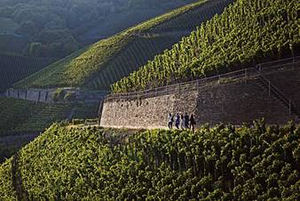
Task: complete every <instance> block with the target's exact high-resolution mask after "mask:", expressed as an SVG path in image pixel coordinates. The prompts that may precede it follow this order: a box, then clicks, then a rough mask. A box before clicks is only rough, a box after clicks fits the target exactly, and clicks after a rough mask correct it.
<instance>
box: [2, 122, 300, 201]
mask: <svg viewBox="0 0 300 201" xmlns="http://www.w3.org/2000/svg"><path fill="white" fill-rule="evenodd" d="M118 133H119V134H118ZM186 144H188V145H189V146H186ZM299 144H300V128H299V127H295V125H293V124H288V125H286V126H284V127H278V126H271V127H269V126H265V124H264V123H263V122H256V123H255V124H254V126H253V127H251V128H250V127H246V126H243V127H240V128H234V127H232V126H224V125H219V126H216V127H213V128H208V127H203V128H201V129H200V130H199V131H197V132H196V133H190V132H188V131H164V130H154V131H144V132H138V133H136V134H134V135H130V136H129V137H127V136H126V135H124V131H114V130H102V129H100V130H99V129H95V128H87V129H74V128H73V129H69V128H67V127H64V126H62V125H57V124H55V125H53V126H52V127H50V128H49V129H48V130H47V131H46V132H45V133H44V134H43V135H41V136H39V137H38V138H37V139H36V140H35V141H34V142H32V143H30V144H29V145H27V146H26V147H25V148H23V149H22V150H21V151H20V152H19V153H18V154H16V155H15V156H14V157H13V158H11V159H9V160H7V161H6V162H5V163H4V164H2V165H1V166H0V178H1V180H0V198H1V199H4V200H17V199H18V200H237V201H239V200H241V201H242V200H243V201H244V200H281V199H282V200H290V201H292V200H299V199H300V176H299V171H300V168H299V167H300V146H299ZM37 161H38V162H37Z"/></svg>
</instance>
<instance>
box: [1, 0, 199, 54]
mask: <svg viewBox="0 0 300 201" xmlns="http://www.w3.org/2000/svg"><path fill="white" fill-rule="evenodd" d="M194 1H195V0H173V1H171V2H170V1H168V0H138V1H136V0H85V1H78V0H39V1H36V0H25V1H24V0H0V53H13V54H22V55H26V56H33V57H34V56H36V57H56V58H63V57H64V56H67V55H68V54H71V53H72V52H74V51H76V50H78V49H79V48H81V47H83V46H85V45H87V44H91V43H93V42H95V41H97V40H100V39H102V38H105V37H108V36H111V35H113V34H115V33H118V32H120V31H121V30H124V29H126V28H128V27H130V26H133V25H135V24H136V23H139V22H142V21H144V20H147V19H150V18H152V17H155V16H158V15H160V14H162V13H165V12H167V11H169V10H172V9H174V8H177V7H180V6H183V5H186V4H188V3H191V2H194Z"/></svg>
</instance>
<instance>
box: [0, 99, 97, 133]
mask: <svg viewBox="0 0 300 201" xmlns="http://www.w3.org/2000/svg"><path fill="white" fill-rule="evenodd" d="M0 111H1V112H0V137H1V136H8V135H9V136H11V135H17V134H23V133H25V134H26V133H27V134H28V133H36V132H40V131H44V129H45V128H47V127H49V126H50V125H51V124H52V123H53V122H59V121H63V120H65V119H67V118H69V117H72V118H81V119H83V118H96V117H97V111H98V105H97V104H96V105H92V106H88V105H83V104H79V103H78V104H71V103H57V104H44V103H35V102H31V101H24V100H18V99H13V98H3V97H2V98H0ZM71 114H72V116H71Z"/></svg>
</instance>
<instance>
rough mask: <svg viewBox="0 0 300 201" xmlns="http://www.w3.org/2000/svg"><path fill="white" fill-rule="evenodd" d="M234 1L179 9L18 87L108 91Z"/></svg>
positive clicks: (215, 0)
mask: <svg viewBox="0 0 300 201" xmlns="http://www.w3.org/2000/svg"><path fill="white" fill-rule="evenodd" d="M231 1H232V0H226V1H223V0H200V1H198V2H196V3H192V4H189V5H187V6H184V7H182V8H179V9H176V10H174V11H172V12H170V13H167V14H165V15H162V16H160V17H157V18H154V19H152V20H150V21H147V22H145V23H142V24H139V25H137V26H135V27H132V28H130V29H127V30H125V31H123V32H121V33H119V34H117V35H115V36H113V37H110V38H107V39H104V40H101V41H99V42H97V43H95V44H94V45H91V46H89V47H86V48H84V49H82V50H80V51H78V52H76V53H74V54H72V55H70V56H68V57H67V58H65V59H62V60H61V61H58V62H56V63H54V64H52V65H50V66H48V67H47V68H45V69H43V70H42V71H40V72H38V73H36V74H34V75H32V76H30V77H28V78H26V79H24V80H22V81H20V82H18V83H17V84H15V87H62V86H81V87H87V88H93V89H108V88H109V85H110V84H111V83H113V82H115V81H117V80H119V79H121V78H122V77H124V76H127V75H128V74H129V73H130V72H132V71H134V70H136V69H137V68H138V67H139V66H141V65H143V64H145V63H146V62H147V61H148V60H149V59H152V58H153V57H154V56H155V55H156V54H158V53H161V52H162V51H163V50H164V49H166V48H169V47H171V45H172V44H174V43H175V42H178V41H179V40H180V38H181V37H182V36H184V35H187V34H189V33H190V32H191V31H192V30H194V29H195V27H196V26H197V25H199V24H200V23H201V22H203V21H206V20H208V19H210V18H211V17H212V16H213V15H214V14H216V13H221V12H222V11H223V9H224V7H225V6H226V5H228V4H229V3H230V2H231Z"/></svg>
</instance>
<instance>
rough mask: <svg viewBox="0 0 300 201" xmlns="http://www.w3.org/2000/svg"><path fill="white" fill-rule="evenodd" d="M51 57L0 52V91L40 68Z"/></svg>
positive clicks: (47, 62) (46, 63) (47, 63)
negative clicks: (33, 56)
mask: <svg viewBox="0 0 300 201" xmlns="http://www.w3.org/2000/svg"><path fill="white" fill-rule="evenodd" d="M52 61H53V59H47V58H31V57H24V56H18V55H8V54H0V92H1V91H4V90H5V89H7V88H9V87H11V86H12V84H13V83H15V82H17V81H19V80H21V79H23V78H25V77H27V76H29V75H31V74H32V73H35V72H37V71H39V70H41V69H42V68H43V67H45V66H47V65H49V64H50V63H51V62H52Z"/></svg>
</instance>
